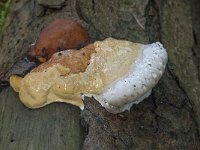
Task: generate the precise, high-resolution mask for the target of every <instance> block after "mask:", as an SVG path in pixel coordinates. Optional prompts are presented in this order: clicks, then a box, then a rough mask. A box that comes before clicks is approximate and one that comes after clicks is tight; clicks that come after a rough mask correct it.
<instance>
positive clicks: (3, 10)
mask: <svg viewBox="0 0 200 150" xmlns="http://www.w3.org/2000/svg"><path fill="white" fill-rule="evenodd" d="M10 2H11V0H0V33H1V31H2V28H3V25H4V23H5V19H6V15H7V13H8V10H9V6H10Z"/></svg>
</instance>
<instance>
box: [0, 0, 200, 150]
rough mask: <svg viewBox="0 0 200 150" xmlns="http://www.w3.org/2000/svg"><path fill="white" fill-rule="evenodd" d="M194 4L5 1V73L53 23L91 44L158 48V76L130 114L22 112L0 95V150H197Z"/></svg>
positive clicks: (1, 50)
mask: <svg viewBox="0 0 200 150" xmlns="http://www.w3.org/2000/svg"><path fill="white" fill-rule="evenodd" d="M199 8H200V2H199V1H198V0H192V1H189V0H177V1H174V0H168V1H161V0H143V1H141V0H135V1H131V0H116V1H105V0H98V1H97V0H87V1H85V0H68V1H65V0H57V1H53V0H49V1H45V0H32V1H29V0H20V1H18V0H13V1H12V5H11V8H10V13H9V15H8V17H7V22H6V25H5V28H4V32H3V34H2V36H1V40H0V68H1V70H0V73H1V74H3V73H5V72H6V71H7V70H8V68H10V67H11V66H12V65H13V64H14V63H15V61H16V60H17V59H18V57H20V56H22V55H23V54H24V53H25V52H26V51H27V49H28V46H29V45H30V44H31V43H33V42H34V41H35V39H36V38H37V36H38V34H39V32H40V31H41V29H42V28H43V27H44V26H46V25H47V24H48V23H50V22H51V21H53V20H54V19H57V18H64V17H72V18H76V19H77V20H80V21H81V23H82V25H83V26H84V27H85V28H86V29H87V30H88V32H89V34H90V36H91V38H93V39H94V40H100V39H104V38H106V37H114V38H118V39H126V40H130V41H133V42H140V43H144V44H146V43H151V42H155V41H161V42H162V43H163V44H164V47H165V48H166V49H167V50H168V54H169V63H168V66H167V68H166V71H165V74H164V76H163V77H162V79H161V80H160V81H159V83H158V85H157V86H156V87H155V88H154V89H153V92H152V94H151V96H150V97H148V98H147V99H146V100H144V101H143V102H141V103H140V104H138V105H134V106H133V107H132V108H131V110H130V112H124V113H120V114H117V115H114V114H111V113H109V112H107V111H106V110H105V109H104V108H102V107H101V105H100V104H99V103H98V102H96V101H95V100H94V99H92V98H88V99H87V100H85V102H84V103H85V109H84V110H83V111H81V112H80V110H79V109H78V108H76V107H74V106H72V105H68V104H51V105H49V106H46V107H44V108H41V109H36V110H30V109H27V108H26V107H25V106H23V104H22V103H21V102H20V101H19V98H18V95H17V94H16V93H15V92H14V91H13V90H12V89H11V88H10V87H7V88H4V89H3V90H2V92H1V93H0V149H11V150H12V149H16V150H18V149H21V150H27V149H28V150H29V149H37V150H40V149H41V150H49V149H52V150H54V149H59V150H62V149H73V150H74V149H106V150H107V149H108V150H109V149H120V150H121V149H200V143H199V141H200V139H199V131H200V109H198V108H200V99H199V97H200V65H199V64H200V63H199V60H200V52H199V49H200V44H199V43H200V26H199V24H200V19H199V16H198V14H200V12H199V11H200V9H199Z"/></svg>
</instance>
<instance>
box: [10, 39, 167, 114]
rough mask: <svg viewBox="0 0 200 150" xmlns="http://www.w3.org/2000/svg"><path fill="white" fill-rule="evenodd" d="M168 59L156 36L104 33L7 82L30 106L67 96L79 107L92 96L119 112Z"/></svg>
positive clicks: (142, 94)
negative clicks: (135, 38)
mask: <svg viewBox="0 0 200 150" xmlns="http://www.w3.org/2000/svg"><path fill="white" fill-rule="evenodd" d="M167 59H168V58H167V52H166V50H165V49H164V48H163V46H162V44H160V43H159V42H156V43H153V44H149V45H143V44H139V43H133V42H130V41H125V40H116V39H113V38H107V39H105V40H103V41H96V42H94V43H93V44H90V45H88V46H86V47H84V48H82V49H80V50H79V51H76V50H65V51H62V52H58V53H55V54H54V55H53V56H52V58H51V59H50V60H49V61H47V62H45V63H43V64H41V65H40V66H38V67H37V68H35V69H33V70H32V71H31V72H30V73H29V74H27V75H26V76H25V77H24V78H19V77H17V76H11V77H10V83H11V86H12V87H13V88H14V90H15V91H16V92H19V97H20V99H21V101H22V102H23V103H24V104H25V105H26V106H27V107H29V108H39V107H42V106H45V105H47V104H50V103H52V102H66V103H71V104H73V105H76V106H78V107H80V108H81V109H83V108H84V103H83V100H84V98H85V97H94V99H95V100H97V101H98V102H99V103H100V104H101V105H102V106H103V107H105V109H106V110H108V111H109V112H111V113H120V112H123V111H125V110H129V109H130V107H131V106H132V105H133V104H137V103H139V102H141V101H142V100H143V99H145V98H146V97H148V96H149V95H150V93H151V90H152V88H153V87H154V86H155V85H156V84H157V82H158V80H159V79H160V78H161V76H162V74H163V72H164V70H165V66H166V63H167Z"/></svg>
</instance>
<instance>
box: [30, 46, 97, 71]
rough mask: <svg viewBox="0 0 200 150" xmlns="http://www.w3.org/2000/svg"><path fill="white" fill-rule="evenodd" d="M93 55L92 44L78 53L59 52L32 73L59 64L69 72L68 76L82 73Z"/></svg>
mask: <svg viewBox="0 0 200 150" xmlns="http://www.w3.org/2000/svg"><path fill="white" fill-rule="evenodd" d="M66 53H67V54H66ZM93 53H95V47H94V44H89V45H88V46H86V47H84V48H82V49H80V50H78V51H77V50H74V49H70V50H68V51H67V52H66V51H63V52H59V53H56V54H55V55H53V56H52V57H51V59H49V61H47V62H45V63H43V64H41V65H39V66H38V67H36V68H34V69H33V70H32V72H39V71H43V70H45V69H47V68H49V67H51V66H53V65H55V64H61V65H62V66H64V67H66V68H69V69H70V72H69V73H68V74H70V73H79V72H84V71H85V70H86V68H87V66H88V65H89V62H90V58H91V54H93ZM65 75H67V74H65Z"/></svg>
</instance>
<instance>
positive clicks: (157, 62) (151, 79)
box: [82, 42, 168, 113]
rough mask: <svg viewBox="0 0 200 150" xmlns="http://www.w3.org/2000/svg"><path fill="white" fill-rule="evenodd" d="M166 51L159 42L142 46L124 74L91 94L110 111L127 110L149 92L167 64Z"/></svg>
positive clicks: (87, 94)
mask: <svg viewBox="0 0 200 150" xmlns="http://www.w3.org/2000/svg"><path fill="white" fill-rule="evenodd" d="M167 60H168V57H167V52H166V50H165V49H164V48H163V46H162V44H161V43H159V42H156V43H153V44H149V45H146V46H144V48H143V49H142V52H141V54H140V56H139V58H138V59H137V60H136V61H135V62H133V64H132V66H131V68H130V71H129V73H128V74H127V75H126V76H123V77H122V78H120V79H118V80H117V81H114V82H113V83H111V84H110V85H108V86H107V87H106V88H105V90H104V91H103V92H102V94H100V95H95V94H89V93H84V94H83V95H82V96H83V98H84V96H90V97H91V96H93V97H94V98H95V99H96V100H97V101H98V102H99V103H100V104H101V105H102V106H103V107H105V108H106V110H108V111H109V112H111V113H120V112H123V111H125V110H129V109H130V107H131V106H132V105H133V104H138V103H139V102H141V101H142V100H144V99H145V98H146V97H148V96H149V95H150V94H151V90H152V88H153V87H154V86H155V85H156V84H157V82H158V81H159V79H160V78H161V76H162V74H163V72H164V70H165V66H166V64H167Z"/></svg>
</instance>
